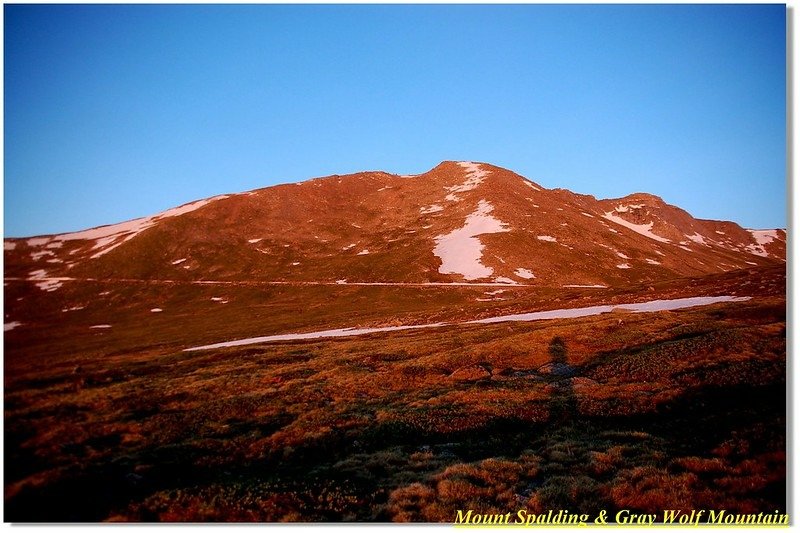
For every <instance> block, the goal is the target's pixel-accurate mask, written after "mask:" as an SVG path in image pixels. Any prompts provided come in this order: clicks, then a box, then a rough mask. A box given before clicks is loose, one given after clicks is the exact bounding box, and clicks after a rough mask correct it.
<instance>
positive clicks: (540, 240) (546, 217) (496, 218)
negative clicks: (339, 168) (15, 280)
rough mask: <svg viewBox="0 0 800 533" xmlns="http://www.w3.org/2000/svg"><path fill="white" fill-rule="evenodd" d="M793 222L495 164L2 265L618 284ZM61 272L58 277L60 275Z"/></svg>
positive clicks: (183, 218) (776, 243)
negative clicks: (749, 217)
mask: <svg viewBox="0 0 800 533" xmlns="http://www.w3.org/2000/svg"><path fill="white" fill-rule="evenodd" d="M785 241H786V232H785V230H782V229H773V230H748V229H745V228H742V227H741V226H739V225H738V224H736V223H735V222H730V221H715V220H703V219H696V218H694V217H692V216H691V215H690V214H689V213H688V212H686V211H684V210H682V209H681V208H680V207H677V206H673V205H670V204H667V203H666V202H664V201H663V200H662V199H661V198H659V197H658V196H655V195H652V194H650V193H644V192H637V193H632V194H629V195H627V196H624V197H622V198H615V199H600V200H598V199H595V197H594V196H591V195H583V194H578V193H573V192H572V191H569V190H567V189H546V188H544V187H542V186H541V185H539V184H538V183H535V182H533V181H531V180H529V179H527V178H525V177H523V176H521V175H519V174H517V173H515V172H513V171H510V170H507V169H504V168H501V167H498V166H495V165H491V164H488V163H479V162H465V161H460V162H459V161H443V162H442V163H440V164H439V165H437V166H435V167H434V168H432V169H431V170H429V171H427V172H424V173H422V174H417V175H413V176H401V175H397V174H392V173H388V172H384V171H367V172H358V173H353V174H346V175H335V174H334V175H331V176H326V177H320V178H311V179H309V180H305V181H302V182H297V183H291V184H280V185H275V186H271V187H265V188H260V189H254V190H251V191H247V192H242V193H235V194H224V195H218V196H214V197H211V198H207V199H202V200H198V201H195V202H189V203H187V204H183V205H181V206H178V207H176V208H172V209H169V210H167V211H164V212H161V213H158V214H155V215H151V216H148V217H141V218H138V219H134V220H131V221H126V222H122V223H118V224H110V225H105V226H98V227H95V228H90V229H88V230H84V231H79V232H72V233H65V234H54V235H44V236H36V237H29V238H10V239H5V241H4V252H5V258H6V276H7V277H8V276H12V277H14V276H16V277H22V278H27V279H37V278H39V279H42V280H44V279H46V278H57V277H70V278H73V277H74V278H120V277H123V278H130V279H150V280H154V279H156V280H157V279H177V280H196V281H201V280H214V279H219V280H233V279H255V280H266V281H286V282H309V281H323V282H342V283H348V282H358V283H368V282H396V283H456V282H476V283H477V282H484V283H487V282H489V283H500V284H509V285H513V284H542V285H551V286H552V285H593V286H594V285H596V286H600V285H602V286H612V285H613V286H617V285H625V284H630V283H642V282H645V283H646V282H652V281H657V280H663V279H670V278H675V277H685V276H697V275H704V274H710V273H719V272H724V271H729V270H734V269H746V268H750V267H752V266H759V265H766V264H775V263H781V262H784V261H785V253H786V252H785V250H786V242H785ZM52 285H53V284H52V283H51V284H50V285H48V289H46V290H56V289H57V287H56V289H53V288H52Z"/></svg>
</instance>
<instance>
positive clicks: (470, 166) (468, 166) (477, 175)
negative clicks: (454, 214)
mask: <svg viewBox="0 0 800 533" xmlns="http://www.w3.org/2000/svg"><path fill="white" fill-rule="evenodd" d="M458 164H459V166H461V168H463V169H465V170H466V171H467V172H466V175H467V179H466V180H465V181H464V183H462V184H461V185H453V186H452V187H445V189H446V190H447V191H449V192H450V194H448V195H447V196H445V200H447V201H449V202H455V201H457V200H460V199H461V198H459V197H458V196H456V194H457V193H462V192H467V191H471V190H473V189H475V188H476V187H477V186H478V185H480V184H481V183H483V179H484V178H485V177H486V176H488V175H489V172H488V171H486V170H483V169H482V168H481V165H480V164H479V163H472V162H469V161H461V162H459V163H458Z"/></svg>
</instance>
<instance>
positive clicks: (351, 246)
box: [342, 243, 356, 250]
mask: <svg viewBox="0 0 800 533" xmlns="http://www.w3.org/2000/svg"><path fill="white" fill-rule="evenodd" d="M355 247H356V243H352V244H348V245H347V246H345V247H344V248H342V250H349V249H350V248H355Z"/></svg>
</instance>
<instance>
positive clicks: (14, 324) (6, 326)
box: [3, 320, 22, 331]
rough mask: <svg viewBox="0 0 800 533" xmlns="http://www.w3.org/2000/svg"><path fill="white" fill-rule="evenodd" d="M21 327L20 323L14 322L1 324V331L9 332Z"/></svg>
mask: <svg viewBox="0 0 800 533" xmlns="http://www.w3.org/2000/svg"><path fill="white" fill-rule="evenodd" d="M21 325H22V322H18V321H16V320H15V321H14V322H6V323H5V324H3V331H11V330H12V329H14V328H18V327H20V326H21Z"/></svg>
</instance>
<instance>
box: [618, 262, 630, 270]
mask: <svg viewBox="0 0 800 533" xmlns="http://www.w3.org/2000/svg"><path fill="white" fill-rule="evenodd" d="M630 267H631V266H630V265H629V264H628V263H620V264H618V265H617V268H622V269H626V268H630Z"/></svg>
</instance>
